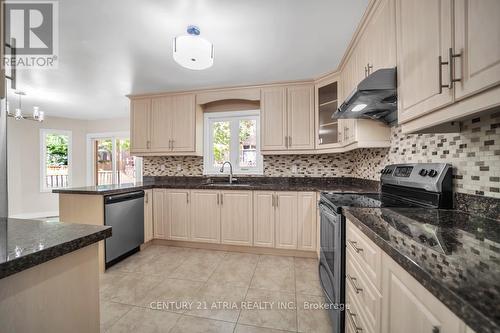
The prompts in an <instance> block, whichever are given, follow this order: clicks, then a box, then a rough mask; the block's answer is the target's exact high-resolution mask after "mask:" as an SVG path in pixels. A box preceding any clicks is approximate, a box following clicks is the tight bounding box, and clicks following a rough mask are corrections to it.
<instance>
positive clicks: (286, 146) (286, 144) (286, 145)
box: [285, 136, 288, 148]
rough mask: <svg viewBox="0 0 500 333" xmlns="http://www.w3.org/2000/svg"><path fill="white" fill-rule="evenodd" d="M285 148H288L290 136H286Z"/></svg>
mask: <svg viewBox="0 0 500 333" xmlns="http://www.w3.org/2000/svg"><path fill="white" fill-rule="evenodd" d="M285 148H288V136H285Z"/></svg>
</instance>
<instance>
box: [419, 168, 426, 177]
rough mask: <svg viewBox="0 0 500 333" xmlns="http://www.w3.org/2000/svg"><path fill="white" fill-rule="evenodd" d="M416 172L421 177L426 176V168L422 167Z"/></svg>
mask: <svg viewBox="0 0 500 333" xmlns="http://www.w3.org/2000/svg"><path fill="white" fill-rule="evenodd" d="M418 174H419V175H420V176H422V177H425V176H427V170H425V169H422V170H420V172H419V173H418Z"/></svg>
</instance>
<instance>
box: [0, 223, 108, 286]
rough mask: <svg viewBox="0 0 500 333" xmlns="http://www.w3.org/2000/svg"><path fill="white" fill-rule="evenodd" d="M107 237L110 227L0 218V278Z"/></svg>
mask: <svg viewBox="0 0 500 333" xmlns="http://www.w3.org/2000/svg"><path fill="white" fill-rule="evenodd" d="M110 236H111V227H105V226H97V225H87V224H74V223H62V222H44V221H38V220H24V219H11V218H0V279H2V278H5V277H7V276H9V275H12V274H15V273H18V272H21V271H23V270H26V269H28V268H31V267H33V266H36V265H39V264H42V263H44V262H46V261H49V260H51V259H54V258H57V257H60V256H63V255H65V254H68V253H70V252H73V251H75V250H78V249H81V248H83V247H85V246H88V245H90V244H93V243H96V242H98V241H100V240H103V239H105V238H108V237H110Z"/></svg>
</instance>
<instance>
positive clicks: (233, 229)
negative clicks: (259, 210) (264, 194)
mask: <svg viewBox="0 0 500 333" xmlns="http://www.w3.org/2000/svg"><path fill="white" fill-rule="evenodd" d="M220 207H221V213H220V216H221V220H220V227H221V243H222V244H231V245H247V246H251V245H252V239H253V230H252V225H253V210H252V192H251V191H222V192H221V193H220Z"/></svg>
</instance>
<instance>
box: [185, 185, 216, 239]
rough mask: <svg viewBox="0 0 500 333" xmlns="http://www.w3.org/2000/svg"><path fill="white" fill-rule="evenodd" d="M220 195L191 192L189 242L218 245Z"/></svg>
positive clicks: (214, 192)
mask: <svg viewBox="0 0 500 333" xmlns="http://www.w3.org/2000/svg"><path fill="white" fill-rule="evenodd" d="M220 211H221V210H220V193H219V192H218V191H211V190H193V191H191V223H190V225H191V228H190V238H189V239H190V240H192V241H196V242H205V243H220Z"/></svg>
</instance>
